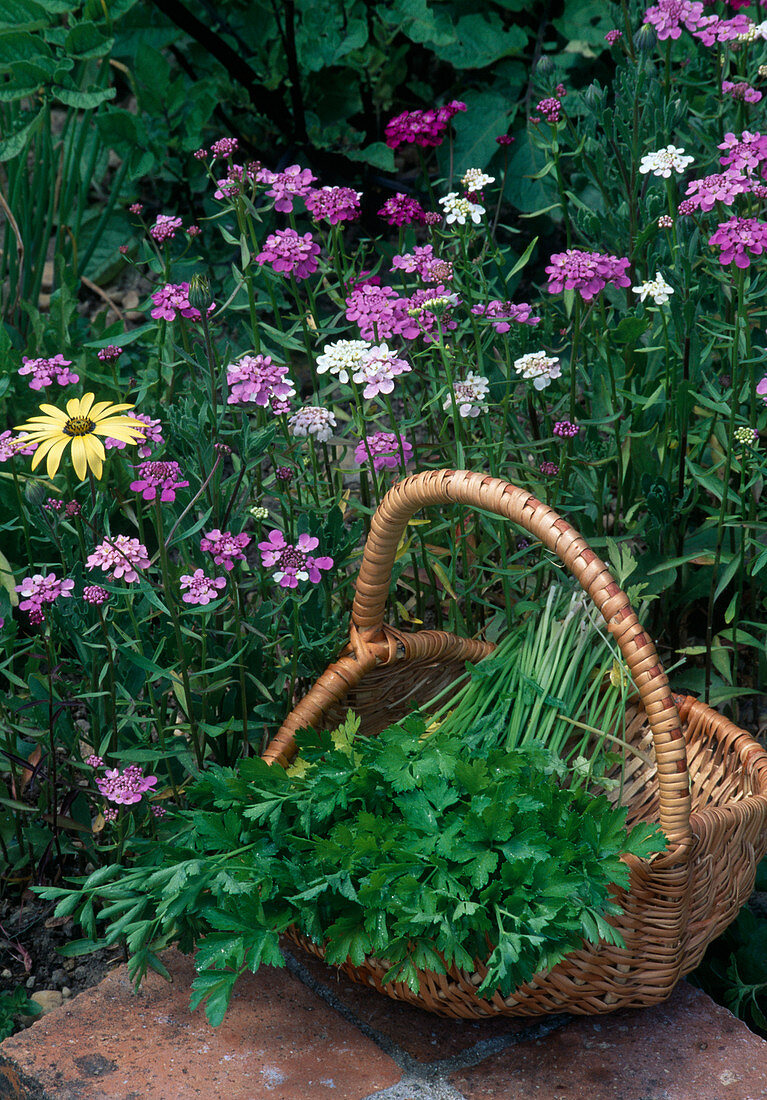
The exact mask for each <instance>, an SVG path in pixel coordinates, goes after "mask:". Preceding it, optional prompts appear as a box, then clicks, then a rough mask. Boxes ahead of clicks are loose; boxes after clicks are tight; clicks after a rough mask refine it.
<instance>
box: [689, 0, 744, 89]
mask: <svg viewBox="0 0 767 1100" xmlns="http://www.w3.org/2000/svg"><path fill="white" fill-rule="evenodd" d="M752 26H753V23H752V22H751V20H750V19H749V18H748V16H747V15H735V16H733V17H732V19H720V18H719V16H718V15H707V16H704V18H703V19H701V20H700V21H699V22H698V26H697V27H696V28H695V29H694V30H693V31H692V33H693V35H694V36H695V38H699V39H700V41H701V42H702V43H703V45H704V46H713V45H714V43H715V42H734V41H735V39H737V38H739V37H740V35H742V34H748V31H749V28H750V27H752ZM760 98H761V96H760Z"/></svg>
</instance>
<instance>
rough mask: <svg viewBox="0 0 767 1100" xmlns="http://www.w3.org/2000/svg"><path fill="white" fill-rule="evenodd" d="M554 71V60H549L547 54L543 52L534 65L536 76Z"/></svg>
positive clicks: (546, 74)
mask: <svg viewBox="0 0 767 1100" xmlns="http://www.w3.org/2000/svg"><path fill="white" fill-rule="evenodd" d="M553 72H554V62H553V61H552V60H551V58H550V57H549V55H548V54H544V55H543V57H540V58H539V59H538V64H537V65H536V66H535V75H536V76H548V75H549V73H553Z"/></svg>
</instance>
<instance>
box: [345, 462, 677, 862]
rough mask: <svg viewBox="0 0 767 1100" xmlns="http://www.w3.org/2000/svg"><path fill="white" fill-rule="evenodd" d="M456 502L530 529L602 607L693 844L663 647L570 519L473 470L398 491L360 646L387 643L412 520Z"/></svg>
mask: <svg viewBox="0 0 767 1100" xmlns="http://www.w3.org/2000/svg"><path fill="white" fill-rule="evenodd" d="M453 503H456V504H466V505H469V506H471V507H474V508H483V509H484V510H485V511H488V512H495V513H496V514H497V515H499V516H504V517H505V518H506V519H509V520H511V521H512V522H513V523H516V524H519V525H520V526H521V527H524V528H525V529H526V530H527V531H529V532H530V534H531V535H534V536H535V537H536V538H537V539H540V541H541V542H542V543H543V544H544V546H546V547H547V548H548V549H549V550H551V551H552V552H553V553H554V554H556V555H557V557H559V559H560V560H561V561H562V563H563V564H564V566H565V568H566V569H567V570H568V571H569V572H570V573H572V575H573V576H574V577H575V578H576V580H577V581H578V582H579V584H580V585H581V587H582V588H583V589H584V591H585V592H587V593H588V595H589V596H590V597H591V599H592V600H593V601H594V603H595V604H596V606H597V608H598V609H599V611H600V612H601V614H602V616H603V618H604V620H605V623H606V624H607V628H608V630H609V631H610V633H611V634H612V635H613V637H614V638H615V640H616V642H617V644H618V647H619V648H620V651H621V653H622V655H623V658H624V660H625V661H626V664H627V665H628V667H629V670H630V672H631V678H632V680H633V681H634V684H635V686H636V688H637V691H638V692H639V696H640V699H641V701H642V704H643V706H644V710H645V713H646V714H647V718H648V721H649V724H650V729H651V731H652V738H653V746H654V749H655V760H656V764H657V770H658V793H659V799H660V825H661V828H662V829H663V832H664V833H665V834H666V836H667V837H668V839H669V842H670V843H672V844H674V843H677V842H683V841H689V839H690V837H691V835H692V834H691V830H690V811H691V799H690V781H689V773H688V768H687V750H686V744H685V739H684V735H683V733H682V728H681V724H680V720H679V713H678V711H677V708H676V704H675V703H674V699H673V696H672V694H671V689H670V687H669V683H668V679H667V677H666V673H665V672H664V670H663V666H662V664H661V662H660V659H659V658H658V654H657V653H656V650H655V646H654V645H653V643H652V641H651V640H650V638H648V637H647V635H646V634H645V632H644V630H643V629H642V626H641V624H640V622H639V620H638V619H637V617H636V615H635V613H634V611H633V610H632V608H631V605H630V603H629V600H628V597H627V596H626V594H625V593H624V592H623V591H622V590H621V588H620V587H619V586H618V585H617V584H616V582H615V580H614V579H613V577H612V574H611V573H610V571H609V569H608V568H607V566H606V565H605V563H604V562H603V561H601V560H600V559H599V558H598V557H597V555H596V554H595V553H594V551H593V550H592V549H591V548H590V547H589V545H588V543H587V542H586V540H585V539H584V538H582V537H581V536H580V535H579V534H578V532H577V531H576V530H575V529H574V528H573V527H571V526H570V524H569V523H567V521H566V520H564V519H562V518H561V517H560V516H558V515H557V513H556V512H555V511H554V510H553V509H552V508H549V507H548V505H546V504H542V503H541V501H539V500H537V499H536V498H535V497H534V496H532V495H531V494H530V493H529V492H528V491H526V490H524V489H518V488H516V487H515V486H514V485H510V484H509V482H507V481H502V480H501V479H500V478H495V477H489V476H487V475H485V474H478V473H471V472H470V471H468V470H428V471H426V472H424V473H420V474H413V475H412V476H411V477H407V478H405V479H404V480H402V481H400V482H397V484H396V485H393V486H392V488H391V489H389V491H388V492H387V493H386V495H385V496H384V498H383V500H382V501H381V504H380V505H379V507H378V510H377V511H376V513H375V515H374V516H373V519H372V522H371V526H370V533H369V535H368V537H367V541H366V543H365V549H364V552H363V555H362V564H361V566H360V572H359V577H358V578H357V587H356V591H355V596H354V604H353V606H352V623H353V624H354V627H355V628H356V630H357V631H358V633H359V636H360V640H361V641H363V642H367V643H373V642H375V641H376V640H377V639H379V638H380V637H381V636H382V633H383V625H384V610H385V607H386V601H387V598H388V595H389V587H390V583H391V572H392V567H393V565H394V559H395V555H396V552H397V547H398V546H399V543H400V539H401V538H402V535H403V534H404V531H405V528H406V526H407V523H408V520H409V519H410V518H411V516H413V515H414V513H415V512H417V511H418V510H419V509H420V508H424V507H427V506H428V505H434V504H453Z"/></svg>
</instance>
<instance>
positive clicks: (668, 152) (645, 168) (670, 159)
mask: <svg viewBox="0 0 767 1100" xmlns="http://www.w3.org/2000/svg"><path fill="white" fill-rule="evenodd" d="M694 159H695V158H694V157H686V156H684V147H682V146H680V147H679V148H678V149H677V147H676V146H675V145H667V146H666V147H665V149H657V150H656V151H655V152H654V153H646V154H645V155H644V156H643V157H642V161H641V163H640V165H639V171H640V172H641V173H642V174H643V175H647V173H648V172H652V174H653V175H654V176H663V178H664V179H668V178H669V176H670V175H671V173H672V172H680V173H681V172H684V170H685V168H686V167H687V165H688V164H692V162H693V160H694Z"/></svg>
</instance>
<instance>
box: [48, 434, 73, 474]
mask: <svg viewBox="0 0 767 1100" xmlns="http://www.w3.org/2000/svg"><path fill="white" fill-rule="evenodd" d="M67 443H69V438H68V436H64V438H63V439H54V440H53V446H52V447H51V449H50V450H49V451H48V463H47V466H46V469H47V471H48V477H55V476H56V471H57V470H58V468H59V463H60V462H61V456H62V455H63V454H64V450H65V448H66V446H67Z"/></svg>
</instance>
